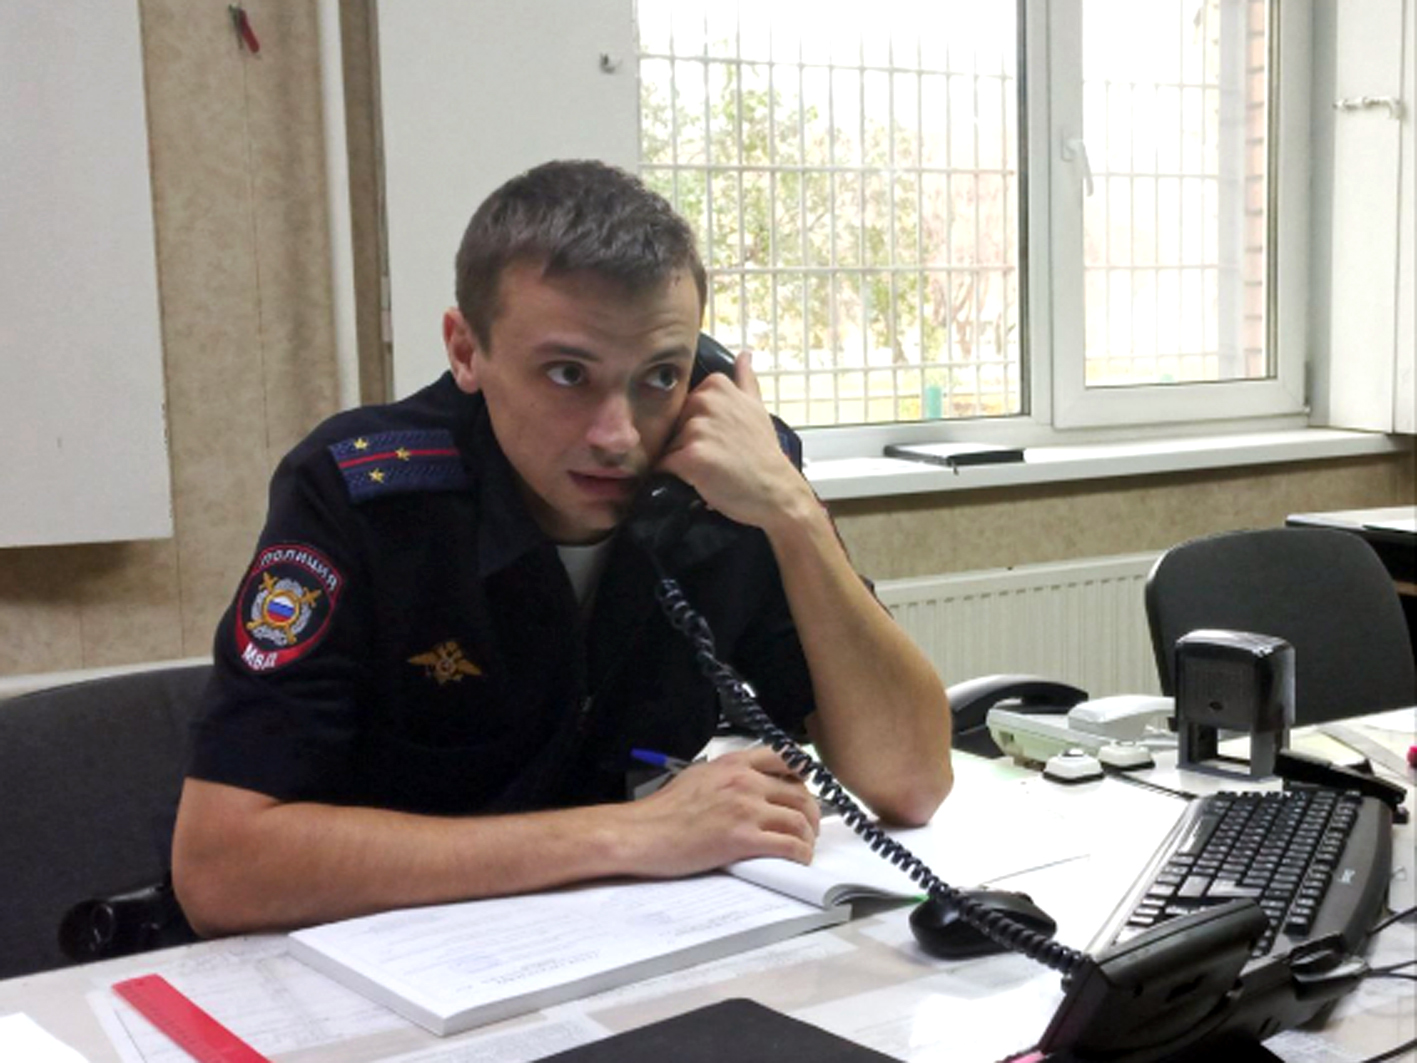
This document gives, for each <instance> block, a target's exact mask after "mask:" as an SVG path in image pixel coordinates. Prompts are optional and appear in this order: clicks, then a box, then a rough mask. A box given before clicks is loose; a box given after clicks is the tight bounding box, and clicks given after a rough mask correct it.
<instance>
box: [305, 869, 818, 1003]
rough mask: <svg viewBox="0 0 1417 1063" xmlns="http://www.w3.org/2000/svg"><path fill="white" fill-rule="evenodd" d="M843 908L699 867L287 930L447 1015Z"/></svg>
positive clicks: (662, 966) (584, 988)
mask: <svg viewBox="0 0 1417 1063" xmlns="http://www.w3.org/2000/svg"><path fill="white" fill-rule="evenodd" d="M843 915H844V913H843ZM842 917H843V916H842V915H838V916H835V917H833V916H832V915H831V914H830V913H824V912H823V911H822V910H821V909H820V908H817V907H815V906H813V905H808V904H804V903H802V902H800V901H796V900H793V899H792V898H790V897H783V896H780V895H778V894H775V893H770V892H767V891H765V890H762V889H759V888H757V887H755V886H750V885H748V884H747V883H743V882H738V881H736V880H734V879H731V878H728V877H726V876H723V875H706V876H703V877H701V878H691V879H681V880H675V881H668V882H637V883H634V884H633V887H632V888H626V887H624V886H594V887H587V888H581V889H572V890H564V891H558V892H553V893H546V894H537V895H534V896H532V897H530V898H523V897H501V898H493V899H490V900H485V901H478V902H477V903H476V904H475V905H472V906H467V905H440V906H435V907H430V908H414V909H409V910H407V911H402V912H391V913H387V914H385V915H381V916H377V917H373V918H366V919H352V920H348V921H346V922H343V923H332V924H327V925H325V926H320V927H313V928H311V929H309V930H300V931H297V932H296V933H295V934H294V935H293V936H292V937H293V940H294V941H296V942H297V943H299V944H298V946H297V947H299V946H301V945H303V946H305V947H306V948H308V949H309V950H310V953H311V955H310V962H321V959H322V956H324V955H328V956H329V957H332V958H333V959H334V960H335V961H336V962H337V963H340V964H343V965H344V966H345V967H347V968H348V969H349V970H351V971H353V972H354V973H355V975H356V976H362V977H364V978H367V979H370V980H371V981H374V982H377V983H378V984H379V985H380V986H381V987H383V991H384V992H386V993H388V994H390V995H391V996H393V997H396V998H401V999H403V1000H406V1001H408V1002H410V1003H412V1004H413V1005H414V1006H416V1007H419V1008H422V1009H424V1010H426V1011H427V1012H431V1013H432V1014H434V1015H444V1016H448V1017H452V1016H458V1015H462V1014H465V1013H468V1012H471V1011H475V1010H477V1009H479V1008H482V1007H484V1006H497V1005H500V1004H502V1003H504V1002H515V1001H526V1002H528V1003H529V1004H530V1008H522V1010H534V1009H535V1008H536V1007H540V1006H544V1005H545V1004H548V1003H552V1002H554V1000H552V999H541V998H540V996H539V995H540V994H552V995H553V997H554V998H555V999H559V1000H565V999H568V997H569V996H570V995H583V993H584V992H589V991H594V989H595V988H597V987H596V986H595V985H594V982H595V980H596V979H597V978H599V977H602V976H603V975H604V974H605V973H606V972H614V971H623V970H626V969H629V968H636V977H647V976H649V975H651V974H659V973H661V971H663V970H668V969H671V968H673V967H675V966H678V964H676V963H674V962H672V961H671V960H669V958H670V957H673V956H674V955H675V954H677V953H679V952H681V951H684V950H689V949H695V948H699V947H703V946H711V945H713V944H714V943H715V942H719V941H724V940H727V939H729V938H732V937H739V936H751V935H752V934H753V932H754V931H755V930H759V929H761V930H762V931H765V932H771V931H772V930H773V928H775V927H778V926H782V925H784V924H787V923H796V922H797V921H799V920H800V921H803V926H802V928H804V929H805V928H806V925H807V921H811V922H816V923H817V924H818V925H821V924H822V923H826V922H831V921H839V919H840V918H842ZM548 921H549V922H550V923H551V924H552V925H550V926H548ZM739 947H741V946H739ZM569 987H580V989H579V991H578V992H576V993H574V994H571V993H569V992H568V988H569ZM390 1003H394V1001H393V1000H391V1001H390ZM394 1006H397V1004H395V1005H394ZM508 1014H515V1012H509V1013H508ZM485 1021H495V1017H494V1018H489V1019H487V1020H485Z"/></svg>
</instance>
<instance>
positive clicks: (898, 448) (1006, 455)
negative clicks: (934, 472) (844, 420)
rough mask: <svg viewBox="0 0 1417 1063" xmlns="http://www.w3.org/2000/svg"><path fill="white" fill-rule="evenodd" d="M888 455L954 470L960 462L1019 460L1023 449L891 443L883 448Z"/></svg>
mask: <svg viewBox="0 0 1417 1063" xmlns="http://www.w3.org/2000/svg"><path fill="white" fill-rule="evenodd" d="M884 453H885V456H886V457H888V458H904V459H905V460H906V461H923V462H925V463H926V464H928V465H944V466H946V467H947V468H951V469H955V470H958V469H959V468H960V467H961V466H964V465H997V464H1001V463H1004V462H1011V461H1023V460H1024V458H1023V448H1022V447H1010V446H1001V445H999V444H996V443H892V444H890V445H889V446H887V447H886V448H885V451H884Z"/></svg>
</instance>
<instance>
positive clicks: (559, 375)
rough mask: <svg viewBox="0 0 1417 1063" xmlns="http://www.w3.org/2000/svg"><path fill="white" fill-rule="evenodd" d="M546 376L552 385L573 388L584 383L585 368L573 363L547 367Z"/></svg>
mask: <svg viewBox="0 0 1417 1063" xmlns="http://www.w3.org/2000/svg"><path fill="white" fill-rule="evenodd" d="M546 375H547V376H549V377H550V378H551V382H552V383H553V384H560V385H561V386H562V387H563V388H573V387H575V386H576V385H577V384H583V383H585V367H584V366H582V365H578V364H576V363H575V362H563V363H561V364H560V365H553V366H548V367H547V369H546Z"/></svg>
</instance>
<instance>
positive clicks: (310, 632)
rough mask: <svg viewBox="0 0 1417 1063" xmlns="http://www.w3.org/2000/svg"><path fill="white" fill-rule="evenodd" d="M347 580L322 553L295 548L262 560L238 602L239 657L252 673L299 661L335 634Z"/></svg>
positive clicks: (268, 553) (277, 549)
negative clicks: (332, 628)
mask: <svg viewBox="0 0 1417 1063" xmlns="http://www.w3.org/2000/svg"><path fill="white" fill-rule="evenodd" d="M343 588H344V578H343V577H342V576H341V575H340V574H339V572H338V571H337V570H336V569H335V567H334V565H332V564H331V563H330V562H329V560H328V559H327V558H326V557H325V556H324V555H323V554H321V553H320V552H319V551H318V550H314V549H312V548H311V547H308V546H301V545H298V544H292V543H278V544H276V545H274V546H268V547H266V548H265V549H263V550H262V551H261V552H260V553H259V554H257V555H256V560H255V562H253V563H252V565H251V571H250V572H249V573H248V574H247V576H246V582H245V583H243V584H242V585H241V593H240V595H239V596H238V597H237V602H236V625H235V627H236V632H235V634H236V652H237V654H238V655H239V656H240V657H241V663H242V664H244V665H245V666H246V667H247V668H248V669H250V670H251V671H252V672H256V673H262V672H269V671H272V670H273V669H276V668H280V667H281V666H282V665H287V664H290V663H291V662H292V661H296V660H299V659H300V658H301V657H303V656H305V654H307V653H309V652H310V651H311V650H312V649H314V648H315V645H316V643H318V642H319V641H320V639H321V638H322V637H323V636H324V634H325V632H326V631H327V630H328V629H329V626H330V621H331V619H333V617H334V615H335V606H336V605H337V604H338V602H339V596H340V592H341V590H343Z"/></svg>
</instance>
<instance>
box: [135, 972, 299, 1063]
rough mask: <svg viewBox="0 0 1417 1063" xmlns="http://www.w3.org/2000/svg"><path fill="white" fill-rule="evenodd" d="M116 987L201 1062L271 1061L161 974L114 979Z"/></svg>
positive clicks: (249, 1062)
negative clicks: (120, 980)
mask: <svg viewBox="0 0 1417 1063" xmlns="http://www.w3.org/2000/svg"><path fill="white" fill-rule="evenodd" d="M113 991H114V992H115V993H117V994H118V995H119V996H120V997H122V998H123V999H124V1000H126V1001H127V1002H128V1003H129V1004H132V1005H133V1007H135V1008H137V1009H138V1011H139V1012H140V1013H141V1014H143V1015H144V1016H146V1017H147V1019H148V1021H149V1022H151V1023H152V1024H153V1025H154V1026H156V1027H157V1028H158V1029H159V1030H161V1031H162V1032H163V1033H165V1034H167V1036H168V1037H170V1038H172V1040H173V1041H175V1042H177V1043H178V1044H179V1045H181V1046H182V1047H183V1048H184V1049H186V1050H187V1054H188V1055H190V1056H191V1057H192V1058H193V1059H197V1060H200V1061H201V1063H271V1061H270V1060H269V1059H267V1058H266V1057H265V1056H263V1055H261V1053H259V1052H257V1051H256V1050H255V1049H254V1048H252V1047H251V1046H250V1045H248V1044H247V1043H246V1042H245V1041H243V1040H241V1038H239V1037H237V1036H236V1035H235V1034H234V1033H232V1032H231V1031H230V1030H228V1029H227V1028H226V1027H225V1026H223V1025H222V1024H221V1023H219V1022H217V1021H216V1019H214V1018H212V1017H211V1016H210V1015H208V1014H207V1013H206V1012H205V1011H203V1010H202V1009H201V1008H199V1007H197V1005H195V1004H193V1003H192V1002H191V1001H190V1000H188V999H187V998H186V997H184V996H183V995H182V994H181V993H179V992H178V991H177V990H176V989H174V988H173V986H172V983H171V982H169V981H168V980H167V979H166V978H164V977H162V975H159V974H145V975H143V976H142V977H141V978H130V979H128V980H127V981H126V982H115V983H114V985H113Z"/></svg>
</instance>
